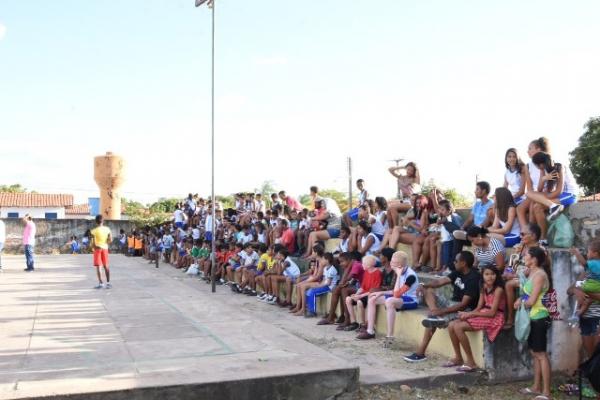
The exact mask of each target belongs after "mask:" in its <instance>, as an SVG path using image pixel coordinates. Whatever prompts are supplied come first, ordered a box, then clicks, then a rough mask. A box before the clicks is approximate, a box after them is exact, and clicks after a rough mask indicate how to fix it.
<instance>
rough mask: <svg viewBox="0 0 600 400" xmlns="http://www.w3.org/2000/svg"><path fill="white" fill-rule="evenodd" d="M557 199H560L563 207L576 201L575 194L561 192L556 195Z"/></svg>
mask: <svg viewBox="0 0 600 400" xmlns="http://www.w3.org/2000/svg"><path fill="white" fill-rule="evenodd" d="M558 200H559V201H560V204H562V205H563V206H565V207H568V206H572V205H573V204H575V203H577V195H575V194H572V193H566V192H563V193H561V194H560V196H559V197H558Z"/></svg>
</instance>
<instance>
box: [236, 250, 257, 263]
mask: <svg viewBox="0 0 600 400" xmlns="http://www.w3.org/2000/svg"><path fill="white" fill-rule="evenodd" d="M240 258H241V260H240V261H241V262H240V264H241V265H242V267H251V266H257V265H258V259H259V258H260V257H259V256H258V253H257V252H255V251H253V252H252V253H251V254H248V253H246V252H245V251H241V252H240Z"/></svg>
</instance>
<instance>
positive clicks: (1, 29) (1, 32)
mask: <svg viewBox="0 0 600 400" xmlns="http://www.w3.org/2000/svg"><path fill="white" fill-rule="evenodd" d="M4 35H6V25H3V24H2V23H1V22H0V40H2V39H3V38H4Z"/></svg>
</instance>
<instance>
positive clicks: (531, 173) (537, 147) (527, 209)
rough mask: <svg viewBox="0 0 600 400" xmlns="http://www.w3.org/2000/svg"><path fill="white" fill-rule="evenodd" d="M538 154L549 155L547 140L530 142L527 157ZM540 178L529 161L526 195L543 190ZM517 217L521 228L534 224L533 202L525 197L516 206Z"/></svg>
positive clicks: (535, 168)
mask: <svg viewBox="0 0 600 400" xmlns="http://www.w3.org/2000/svg"><path fill="white" fill-rule="evenodd" d="M539 152H543V153H548V154H550V145H549V143H548V139H546V138H544V137H541V138H539V139H535V140H532V141H531V142H530V143H529V147H528V148H527V155H528V156H529V158H530V159H531V158H533V156H534V155H535V154H537V153H539ZM540 178H541V171H540V169H539V168H538V167H537V166H536V165H535V164H534V163H533V161H531V160H530V161H529V162H528V163H527V181H526V183H525V187H526V189H527V193H531V192H538V191H540V190H541V189H542V188H543V185H540ZM517 216H518V218H519V225H521V226H525V225H527V224H528V223H529V222H535V221H534V218H533V202H532V201H531V199H529V198H528V197H527V196H525V199H524V200H523V201H522V202H521V204H519V205H518V206H517ZM528 216H529V218H528Z"/></svg>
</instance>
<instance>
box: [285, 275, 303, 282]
mask: <svg viewBox="0 0 600 400" xmlns="http://www.w3.org/2000/svg"><path fill="white" fill-rule="evenodd" d="M284 276H285V278H286V279H287V278H289V279H290V281H292V283H296V282H300V281H301V280H304V279H306V277H303V278H304V279H300V280H298V278H300V276H287V275H284Z"/></svg>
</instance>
